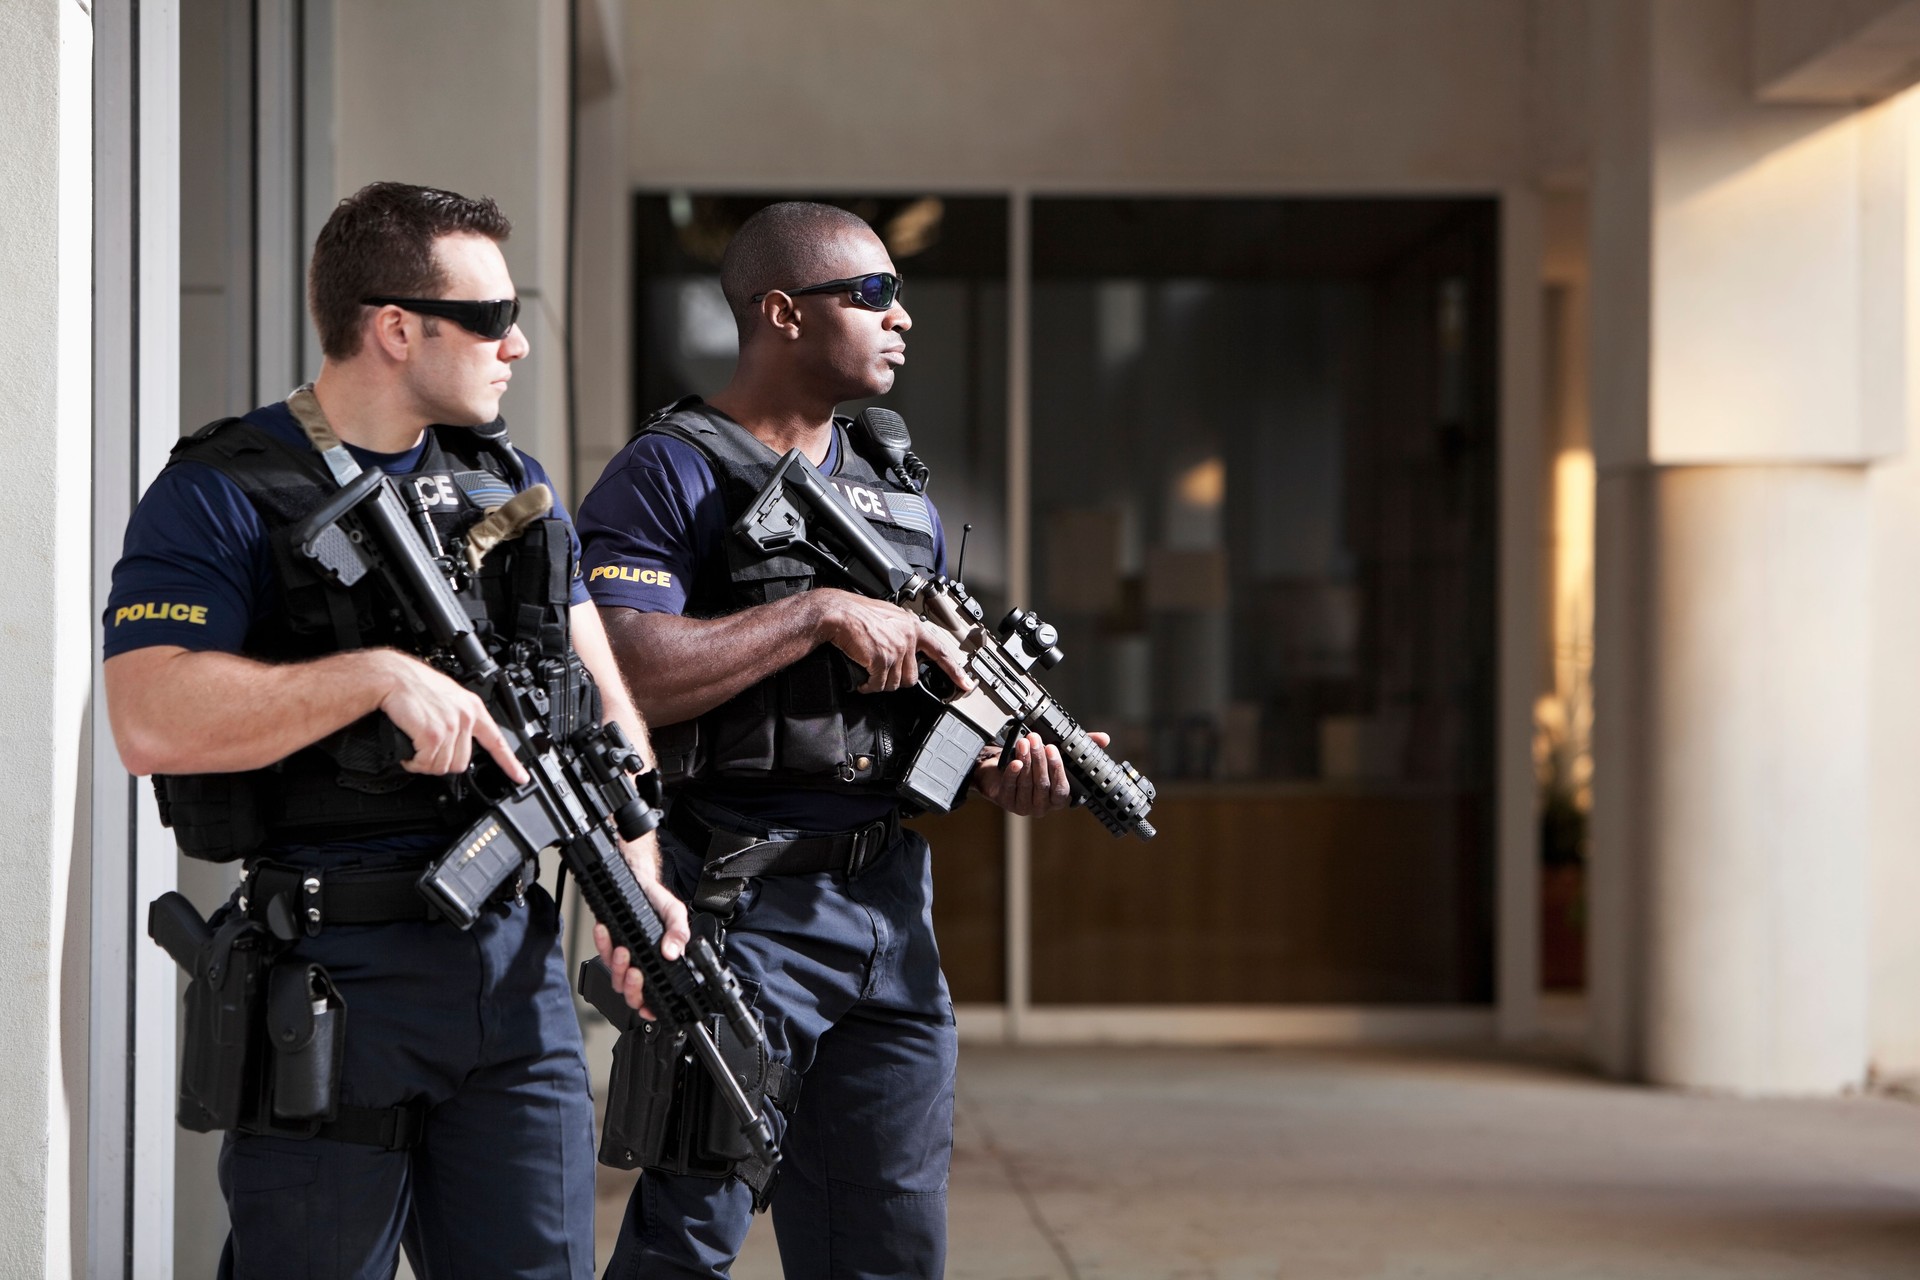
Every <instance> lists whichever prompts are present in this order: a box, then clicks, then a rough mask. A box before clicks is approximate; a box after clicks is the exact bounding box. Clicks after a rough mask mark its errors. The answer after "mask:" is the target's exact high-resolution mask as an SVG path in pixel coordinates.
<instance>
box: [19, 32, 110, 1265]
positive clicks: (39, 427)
mask: <svg viewBox="0 0 1920 1280" xmlns="http://www.w3.org/2000/svg"><path fill="white" fill-rule="evenodd" d="M92 57H93V29H92V26H91V24H90V23H89V21H88V15H87V13H86V11H85V10H84V9H82V8H81V7H80V6H79V5H76V4H74V3H73V0H21V2H20V3H14V4H8V5H6V6H3V7H0V83H4V84H5V85H6V86H7V113H8V114H7V120H8V127H7V128H6V129H4V130H0V226H4V227H5V228H6V235H5V236H4V237H0V298H4V299H6V303H7V307H8V310H9V311H10V312H11V313H12V314H13V315H15V316H16V317H18V318H20V319H19V322H17V323H15V324H13V325H11V326H9V331H8V340H7V342H6V343H4V344H0V432H4V441H5V447H6V449H7V456H8V462H9V464H10V466H11V467H12V468H14V472H15V474H16V475H17V476H19V477H21V478H22V480H23V482H24V483H26V484H28V485H30V486H31V489H32V493H33V497H32V499H31V500H30V501H27V502H18V503H10V504H7V506H6V507H5V508H4V509H0V545H4V546H6V547H7V554H6V556H5V558H4V560H3V561H0V670H5V671H6V672H7V682H6V683H7V692H6V695H5V698H4V704H3V705H0V712H3V713H0V759H4V760H6V762H7V785H6V786H5V787H0V830H4V831H5V832H6V833H7V839H6V845H5V852H4V854H0V865H4V867H5V869H6V881H7V907H6V914H7V923H6V925H5V927H4V928H0V973H4V974H5V975H6V980H5V981H4V982H0V1043H4V1044H5V1045H6V1046H7V1049H6V1052H5V1053H0V1274H4V1275H9V1276H56V1275H59V1276H64V1275H68V1274H71V1273H73V1271H74V1270H75V1269H76V1260H78V1259H81V1258H83V1257H84V1254H85V1247H84V1239H83V1233H84V1229H85V1209H84V1205H85V1202H86V1161H85V1151H86V1117H87V1043H86V1034H85V1028H86V1026H87V1021H86V1017H87V1007H88V1000H87V980H88V969H87V939H88V930H87V916H88V908H87V897H86V892H87V878H86V874H85V865H86V864H85V860H84V857H81V856H78V855H79V851H80V850H81V849H83V848H84V844H85V841H86V839H87V832H86V824H85V821H84V814H85V805H84V798H83V797H84V792H83V791H82V781H83V777H84V768H85V766H84V764H83V760H84V759H85V756H86V754H87V752H88V749H89V748H88V743H87V738H86V733H85V729H86V724H87V699H88V692H89V688H90V684H91V675H90V665H89V659H88V653H89V649H90V643H89V638H90V635H91V625H90V619H89V617H88V614H89V612H90V601H89V584H90V581H91V574H90V572H89V567H88V562H89V558H90V555H91V537H90V530H89V528H88V521H89V512H90V493H91V477H92V469H91V465H90V461H89V457H88V445H89V441H90V440H91V437H92V422H91V418H92V391H91V378H92V371H91V357H92V349H93V344H92V333H91V326H92V318H91V317H92V302H91V286H92V216H91V210H90V202H91V198H92V165H93V154H92V136H91V133H92V123H93V108H92Z"/></svg>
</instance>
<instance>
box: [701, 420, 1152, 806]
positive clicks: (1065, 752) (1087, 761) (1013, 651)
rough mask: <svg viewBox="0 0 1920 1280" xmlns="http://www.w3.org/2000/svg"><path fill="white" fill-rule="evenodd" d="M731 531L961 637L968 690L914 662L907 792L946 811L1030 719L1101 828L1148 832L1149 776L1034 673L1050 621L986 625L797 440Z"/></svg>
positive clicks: (1048, 653)
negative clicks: (928, 704)
mask: <svg viewBox="0 0 1920 1280" xmlns="http://www.w3.org/2000/svg"><path fill="white" fill-rule="evenodd" d="M868 412H870V413H871V412H873V411H872V410H869V411H868ZM904 456H906V457H911V455H910V454H907V455H904ZM916 461H917V460H916ZM923 470H924V468H923ZM733 535H734V536H735V537H737V538H739V539H741V540H742V541H744V542H745V543H746V544H747V545H748V546H750V547H752V548H753V549H754V550H756V551H758V552H759V553H760V554H762V555H774V554H777V553H782V552H791V551H793V550H795V549H800V550H804V551H806V552H808V553H810V554H811V555H812V556H813V557H814V559H816V560H817V561H819V562H821V564H822V565H823V566H824V567H826V568H829V569H832V570H835V571H837V572H838V573H839V574H841V575H842V576H844V577H845V578H846V579H847V580H848V581H849V582H851V583H852V584H853V585H854V586H855V588H857V589H858V590H859V591H860V592H861V593H862V594H863V595H868V596H875V597H878V598H879V599H882V600H889V601H892V602H893V603H894V604H897V605H900V606H901V607H902V608H905V609H908V610H910V611H912V612H913V613H916V614H918V615H920V616H921V617H922V618H925V619H927V620H928V621H929V622H932V623H933V624H934V625H936V626H938V627H941V628H943V629H945V630H946V631H947V632H948V633H950V634H951V635H952V636H953V637H954V639H956V640H958V641H959V643H960V650H961V653H962V654H964V655H965V668H966V672H967V675H968V677H969V678H971V679H972V681H973V688H972V689H971V690H970V691H968V692H967V693H964V694H962V693H960V692H959V690H958V689H957V688H956V687H955V686H954V684H953V682H952V681H951V680H950V679H948V678H947V676H946V674H945V673H944V672H942V671H941V670H940V669H939V668H938V667H935V666H933V665H932V664H930V663H928V662H926V661H925V660H924V659H923V660H922V662H921V667H920V683H919V685H918V687H919V688H920V689H921V690H923V691H924V692H926V693H927V694H928V695H930V696H931V697H933V698H934V699H936V700H937V701H938V702H940V704H941V707H942V709H941V711H940V712H939V714H938V715H937V716H936V717H935V718H934V720H933V722H932V724H931V726H930V728H929V729H928V731H927V734H926V736H925V737H924V738H922V739H921V741H920V742H919V744H918V745H917V746H916V747H915V748H914V751H913V758H912V759H911V761H909V763H908V765H907V769H906V774H905V776H904V777H902V778H901V780H900V782H899V784H898V785H899V789H900V793H901V795H902V796H904V797H905V798H906V799H907V800H909V801H911V802H912V803H914V804H917V805H919V806H921V807H922V808H925V809H931V810H933V811H935V812H938V813H945V812H947V811H948V810H949V809H951V808H953V806H954V805H955V804H957V803H959V801H960V798H961V796H962V795H963V794H964V792H965V791H966V787H967V780H968V778H969V777H971V776H972V773H973V767H974V764H975V762H976V760H977V759H978V757H979V754H980V752H981V750H982V749H984V748H985V747H986V746H987V744H988V743H993V744H996V745H998V746H1000V747H1002V748H1005V747H1006V746H1007V745H1008V744H1009V743H1010V742H1012V741H1013V740H1014V739H1015V738H1016V737H1017V736H1018V735H1020V734H1023V733H1026V732H1027V731H1028V730H1029V729H1032V730H1034V731H1036V732H1038V733H1039V734H1040V737H1041V739H1042V740H1043V741H1046V742H1050V743H1052V744H1053V745H1055V746H1056V747H1058V748H1059V749H1060V759H1061V761H1062V762H1063V763H1065V765H1066V768H1067V780H1068V783H1069V785H1070V786H1071V788H1072V791H1073V795H1074V797H1075V798H1076V799H1077V800H1080V801H1083V802H1084V803H1085V804H1086V807H1087V808H1088V809H1090V810H1092V811H1093V815H1094V816H1095V817H1097V818H1099V819H1100V821H1101V823H1102V824H1103V825H1104V826H1105V827H1106V828H1107V830H1108V831H1111V832H1112V833H1113V834H1114V835H1116V836H1124V835H1127V834H1129V833H1131V834H1133V835H1137V836H1139V837H1140V838H1141V839H1142V840H1151V839H1152V838H1153V835H1154V830H1153V824H1152V823H1150V822H1148V821H1147V813H1148V811H1149V810H1151V809H1152V807H1153V801H1154V794H1155V793H1154V787H1153V783H1151V782H1149V781H1148V780H1147V779H1146V778H1145V777H1143V776H1142V775H1141V773H1140V771H1139V770H1138V769H1136V768H1134V767H1133V765H1131V764H1129V763H1126V762H1121V763H1118V764H1116V763H1115V762H1114V760H1113V757H1111V756H1109V755H1108V754H1107V753H1106V752H1105V751H1104V750H1103V749H1101V747H1100V745H1099V744H1098V743H1096V742H1094V741H1093V739H1092V738H1090V737H1089V736H1088V735H1087V731H1086V730H1085V729H1082V728H1081V727H1080V726H1079V724H1077V723H1076V722H1075V721H1074V719H1073V717H1072V716H1070V715H1068V714H1067V712H1066V710H1065V709H1064V708H1063V707H1061V706H1060V704H1059V703H1058V702H1055V701H1054V700H1053V697H1052V696H1051V695H1050V694H1048V693H1047V691H1046V690H1045V689H1044V688H1042V687H1041V685H1040V682H1039V681H1038V680H1036V679H1034V678H1033V676H1032V674H1031V673H1032V671H1033V669H1034V667H1036V666H1038V667H1040V668H1041V669H1043V670H1050V669H1052V668H1053V666H1054V665H1055V664H1057V663H1058V662H1059V661H1060V660H1061V658H1062V657H1063V656H1064V655H1063V654H1062V653H1061V652H1060V646H1059V639H1060V637H1059V633H1058V632H1057V631H1055V630H1054V628H1053V627H1052V626H1051V625H1049V624H1047V623H1045V622H1042V621H1041V620H1040V619H1039V618H1038V617H1037V616H1035V615H1034V614H1033V613H1031V612H1029V611H1027V610H1025V609H1015V610H1013V611H1012V612H1011V613H1009V614H1007V616H1006V618H1005V619H1003V620H1002V621H1001V623H1000V626H999V627H998V629H997V630H992V631H990V630H988V629H987V628H986V627H985V626H983V625H981V608H980V602H979V601H978V600H975V599H974V598H973V597H972V596H971V595H969V594H967V589H966V587H965V586H964V585H962V584H961V583H960V582H958V581H956V580H954V579H951V578H946V577H938V578H931V579H929V578H926V577H923V576H922V575H921V574H920V573H919V572H917V571H916V570H915V569H914V568H913V567H912V566H911V565H909V564H908V563H907V562H906V561H905V560H903V559H901V558H900V554H899V553H898V552H896V551H895V550H894V549H893V548H892V547H891V546H890V545H888V544H887V542H886V541H884V540H883V539H881V538H880V537H878V536H877V535H876V534H875V533H874V532H873V530H872V528H871V527H870V526H869V525H868V524H867V522H866V520H865V519H863V518H862V517H861V516H860V515H859V514H858V513H857V512H856V511H854V509H853V507H852V505H851V504H849V503H848V502H847V500H846V499H845V498H844V497H842V496H841V494H840V492H839V491H838V490H837V489H835V488H834V487H833V486H832V485H830V484H828V483H827V482H826V480H825V479H824V478H822V476H821V475H820V472H819V471H818V470H816V469H815V467H814V465H813V464H812V463H811V462H809V461H807V458H806V455H805V454H803V453H801V452H800V450H798V449H793V450H790V451H789V452H788V453H787V455H786V457H784V458H782V459H781V461H780V465H779V467H778V468H776V469H775V471H774V473H773V478H772V479H771V480H769V481H767V484H766V487H765V488H763V489H761V491H760V493H759V494H758V495H757V496H756V497H755V498H754V500H753V504H752V505H751V506H750V507H748V509H747V512H746V514H745V515H743V516H741V517H740V519H739V520H737V521H735V522H734V525H733Z"/></svg>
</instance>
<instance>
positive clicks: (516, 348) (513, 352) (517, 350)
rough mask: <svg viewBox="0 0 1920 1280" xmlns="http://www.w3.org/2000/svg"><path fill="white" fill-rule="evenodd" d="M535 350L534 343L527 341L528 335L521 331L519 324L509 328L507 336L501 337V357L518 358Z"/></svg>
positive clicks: (505, 358)
mask: <svg viewBox="0 0 1920 1280" xmlns="http://www.w3.org/2000/svg"><path fill="white" fill-rule="evenodd" d="M531 350H533V344H532V343H530V342H528V341H527V335H526V334H524V333H522V332H521V331H520V326H519V325H517V324H516V325H514V326H513V328H511V329H509V330H507V336H506V337H504V338H502V339H500V358H501V359H502V360H518V359H520V358H521V357H523V356H525V355H526V354H527V352H529V351H531Z"/></svg>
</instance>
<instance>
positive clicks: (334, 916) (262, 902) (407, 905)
mask: <svg viewBox="0 0 1920 1280" xmlns="http://www.w3.org/2000/svg"><path fill="white" fill-rule="evenodd" d="M424 869H425V866H424V864H422V865H421V866H417V867H399V868H386V869H382V870H377V871H360V870H351V871H329V870H324V869H318V868H312V867H293V866H288V865H287V864H285V863H280V862H268V861H265V860H262V861H259V862H256V863H254V864H253V867H252V868H251V869H250V870H249V871H248V872H247V878H246V881H245V882H244V884H243V885H242V887H241V890H240V902H239V907H240V909H241V910H242V911H245V912H246V913H247V914H248V915H249V916H251V917H253V918H254V919H255V920H259V921H261V922H262V923H264V924H265V925H266V926H267V927H268V928H269V929H272V930H273V931H274V933H275V934H276V935H282V934H284V932H285V930H286V929H287V928H288V927H291V928H292V929H294V930H297V931H299V932H300V933H304V934H306V935H307V936H308V937H313V936H314V935H315V934H318V933H319V932H320V931H321V930H322V929H324V928H326V927H327V926H328V925H337V924H393V923H396V922H398V921H404V920H432V919H436V918H438V915H439V913H438V912H436V911H435V910H434V909H433V908H432V907H431V906H430V905H428V903H427V900H426V899H425V898H423V897H421V896H420V890H419V889H418V888H416V887H415V886H416V885H417V884H418V882H419V880H420V873H421V871H423V870H424ZM535 870H536V868H534V867H532V866H529V867H528V868H526V870H525V871H524V872H523V874H522V875H521V877H520V878H519V879H518V880H517V881H515V880H509V881H508V882H507V883H506V884H505V885H503V886H501V891H500V894H499V895H498V896H499V897H501V898H514V899H516V900H518V899H519V898H520V896H521V895H522V894H524V893H525V890H526V886H527V885H529V884H531V883H532V882H533V872H534V871H535ZM276 899H277V900H279V901H281V902H283V903H285V907H284V908H282V909H283V910H285V911H286V912H287V914H286V916H285V917H284V918H283V919H282V920H280V921H279V922H276V921H275V919H274V918H273V917H274V915H275V913H276V908H275V907H274V902H275V900H276Z"/></svg>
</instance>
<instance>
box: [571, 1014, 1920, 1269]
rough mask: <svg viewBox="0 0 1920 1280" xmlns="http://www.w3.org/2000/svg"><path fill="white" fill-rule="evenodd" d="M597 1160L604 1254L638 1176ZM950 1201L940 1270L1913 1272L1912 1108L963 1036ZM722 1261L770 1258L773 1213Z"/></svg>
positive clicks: (1919, 1115) (1474, 1060) (1369, 1058)
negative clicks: (1043, 1045) (1012, 1043)
mask: <svg viewBox="0 0 1920 1280" xmlns="http://www.w3.org/2000/svg"><path fill="white" fill-rule="evenodd" d="M600 1173H601V1182H600V1200H601V1203H600V1208H601V1246H600V1256H601V1258H602V1259H603V1260H604V1258H605V1257H606V1255H607V1250H608V1248H609V1246H610V1243H611V1239H612V1232H613V1229H614V1228H615V1226H616V1225H617V1223H618V1221H619V1215H620V1212H621V1210H622V1208H623V1207H624V1205H625V1202H626V1196H627V1192H628V1190H629V1189H630V1187H631V1185H632V1182H631V1177H630V1176H621V1175H618V1174H616V1173H614V1171H612V1170H608V1169H602V1170H601V1171H600ZM950 1213H951V1238H952V1243H951V1251H950V1254H949V1262H948V1271H947V1274H948V1276H949V1277H951V1280H1096V1278H1098V1280H1135V1278H1136V1277H1137V1278H1139V1280H1147V1278H1152V1280H1200V1278H1202V1277H1205V1278H1207V1280H1252V1278H1253V1277H1261V1278H1263V1280H1264V1278H1268V1277H1287V1278H1288V1280H1416V1278H1417V1280H1468V1278H1469V1277H1472V1278H1473V1280H1507V1278H1509V1277H1511V1278H1513V1280H1522V1278H1524V1280H1615V1278H1617V1277H1619V1278H1624V1277H1632V1278H1633V1280H1725V1278H1730V1277H1740V1278H1741V1280H1749V1278H1758V1280H1770V1278H1773V1277H1778V1278H1779V1280H1788V1278H1791V1280H1826V1278H1829V1277H1831V1278H1835V1280H1838V1278H1839V1277H1847V1278H1849V1280H1851V1278H1854V1277H1920V1106H1916V1105H1914V1104H1913V1103H1910V1102H1900V1101H1893V1100H1889V1099H1885V1098H1849V1099H1840V1100H1831V1101H1807V1102H1739V1101H1732V1100H1728V1099H1720V1098H1710V1097H1698V1096H1688V1095H1680V1094H1673V1093H1662V1092H1656V1091H1653V1090H1647V1089H1636V1088H1628V1087H1623V1086H1619V1085H1613V1084H1608V1083H1604V1082H1601V1081H1597V1080H1595V1079H1593V1078H1592V1077H1591V1076H1589V1075H1586V1074H1584V1073H1583V1072H1581V1071H1579V1070H1577V1069H1574V1068H1571V1067H1566V1066H1560V1065H1555V1064H1552V1063H1542V1062H1529V1061H1516V1060H1512V1059H1501V1058H1498V1057H1492V1056H1476V1055H1471V1054H1459V1055H1453V1054H1435V1053H1422V1054H1401V1053H1387V1052H1364V1051H1322V1050H1260V1051H1234V1050H1141V1049H1127V1050H1093V1049H1072V1050H1064V1049H1062V1050H1034V1049H1028V1050H1010V1049H999V1048H985V1047H980V1046H971V1045H970V1046H968V1047H966V1048H965V1050H964V1052H963V1056H962V1061H961V1071H960V1098H959V1109H958V1119H957V1123H956V1145H955V1152H954V1162H953V1181H952V1197H951V1207H950ZM734 1275H735V1276H736V1277H738V1278H739V1280H771V1278H773V1277H778V1276H779V1275H780V1266H779V1261H778V1256H777V1254H776V1252H775V1250H774V1247H773V1233H772V1230H771V1227H770V1226H769V1225H768V1223H767V1221H766V1220H765V1219H764V1218H762V1219H760V1220H758V1221H757V1222H756V1223H755V1226H754V1231H753V1235H752V1237H751V1238H750V1240H749V1242H748V1246H747V1249H746V1252H745V1254H744V1255H743V1256H742V1258H741V1260H740V1262H739V1264H738V1265H737V1266H736V1267H735V1269H734Z"/></svg>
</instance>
